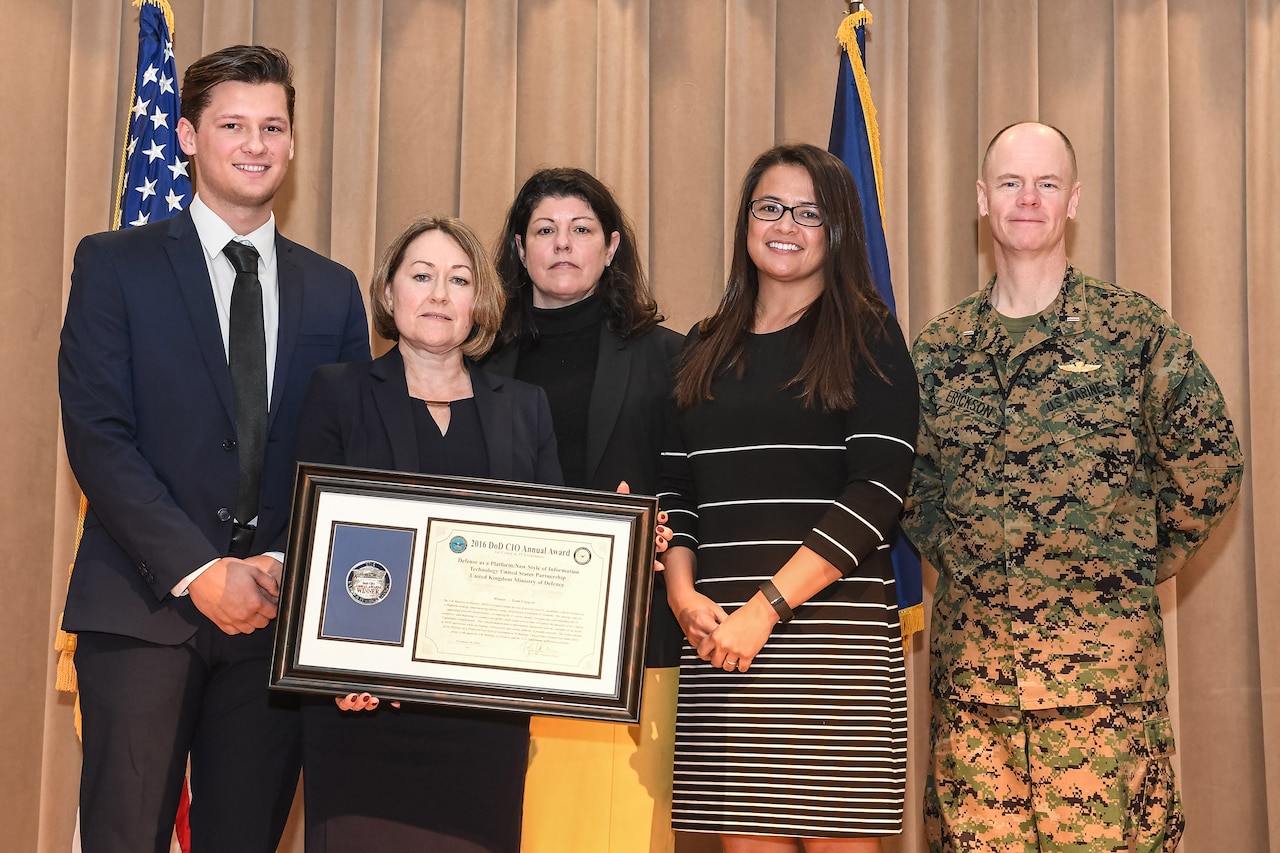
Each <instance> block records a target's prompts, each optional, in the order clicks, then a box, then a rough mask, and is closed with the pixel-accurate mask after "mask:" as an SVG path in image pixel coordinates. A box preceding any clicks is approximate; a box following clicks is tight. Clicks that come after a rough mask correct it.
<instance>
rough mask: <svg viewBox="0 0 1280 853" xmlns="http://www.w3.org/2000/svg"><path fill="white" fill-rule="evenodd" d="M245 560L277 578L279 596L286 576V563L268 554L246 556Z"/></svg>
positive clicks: (276, 595)
mask: <svg viewBox="0 0 1280 853" xmlns="http://www.w3.org/2000/svg"><path fill="white" fill-rule="evenodd" d="M244 561H245V562H246V563H248V564H249V565H251V566H254V567H255V568H257V569H259V570H260V571H264V572H266V573H267V574H269V575H271V577H272V578H274V579H275V582H276V591H275V597H276V598H279V597H280V583H281V578H282V577H284V564H283V563H281V562H280V561H279V560H277V559H276V558H275V557H268V556H267V555H266V554H255V555H254V556H252V557H245V558H244Z"/></svg>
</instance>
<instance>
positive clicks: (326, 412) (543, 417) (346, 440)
mask: <svg viewBox="0 0 1280 853" xmlns="http://www.w3.org/2000/svg"><path fill="white" fill-rule="evenodd" d="M468 369H469V370H470V372H471V389H472V393H473V394H474V395H475V400H476V408H477V409H478V410H479V412H480V429H481V430H482V431H483V432H484V442H485V446H486V448H487V449H488V454H489V476H490V477H492V478H494V479H497V480H514V481H518V482H525V483H542V484H544V485H550V486H558V485H560V484H561V482H562V480H561V476H560V459H559V457H558V456H557V455H556V437H555V433H554V431H553V430H552V428H551V409H550V407H549V406H548V404H547V395H546V394H545V393H543V391H542V389H541V388H538V387H537V386H535V385H529V384H528V383H525V382H518V381H516V380H514V379H504V378H502V377H499V376H493V375H490V374H487V373H485V372H484V371H482V370H480V369H479V368H476V367H474V366H473V365H471V364H470V363H468ZM413 406H414V402H413V400H412V398H410V397H409V387H408V384H407V382H406V380H405V375H404V361H403V360H402V358H401V356H400V350H399V349H398V348H396V347H392V348H391V349H390V350H389V351H388V352H387V354H386V355H384V356H382V357H381V358H378V359H376V360H375V361H373V362H372V363H368V364H360V363H353V364H331V365H328V366H326V367H322V368H320V369H319V370H317V371H316V372H315V375H314V376H313V377H312V379H311V387H310V388H308V389H307V395H306V399H305V400H304V401H303V403H302V414H301V416H300V417H299V424H298V435H297V447H296V453H297V457H298V460H299V461H301V462H319V463H327V464H333V465H353V466H356V467H360V468H378V469H381V470H385V471H412V472H415V473H416V472H419V471H421V467H420V464H419V459H418V438H417V435H416V434H415V432H414V427H413Z"/></svg>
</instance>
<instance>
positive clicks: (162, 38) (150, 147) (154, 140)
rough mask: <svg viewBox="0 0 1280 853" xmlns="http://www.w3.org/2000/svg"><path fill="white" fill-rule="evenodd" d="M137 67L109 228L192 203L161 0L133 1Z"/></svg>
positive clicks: (164, 215)
mask: <svg viewBox="0 0 1280 853" xmlns="http://www.w3.org/2000/svg"><path fill="white" fill-rule="evenodd" d="M134 5H135V6H138V7H139V8H140V9H141V12H140V14H139V16H138V72H137V77H136V78H135V79H134V83H133V96H132V98H131V99H130V102H131V108H130V111H129V119H128V121H127V123H126V130H125V138H124V151H123V153H122V154H121V158H120V184H119V186H118V187H117V188H116V204H115V213H114V215H113V217H112V223H111V226H112V227H113V228H128V227H131V226H135V225H146V224H147V223H148V222H159V221H160V220H161V219H168V218H169V217H170V216H173V215H174V214H175V213H177V212H178V211H180V210H182V209H183V208H184V207H186V206H187V205H188V204H190V203H191V176H190V174H189V173H188V161H187V157H186V155H185V154H183V153H182V149H181V148H180V147H179V146H178V130H177V128H178V116H179V108H178V73H177V65H176V64H175V63H174V61H173V40H172V37H171V35H170V27H171V24H172V21H173V12H172V11H171V10H170V8H169V4H168V3H166V2H164V0H135V2H134Z"/></svg>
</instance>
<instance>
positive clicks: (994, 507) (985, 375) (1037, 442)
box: [902, 268, 1243, 709]
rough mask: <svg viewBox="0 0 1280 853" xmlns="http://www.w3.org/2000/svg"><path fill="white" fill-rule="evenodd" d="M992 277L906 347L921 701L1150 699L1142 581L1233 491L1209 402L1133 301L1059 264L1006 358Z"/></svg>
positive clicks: (1163, 570) (1156, 691)
mask: <svg viewBox="0 0 1280 853" xmlns="http://www.w3.org/2000/svg"><path fill="white" fill-rule="evenodd" d="M994 282H995V279H994V278H993V279H992V280H991V281H990V282H988V283H987V285H986V287H984V288H983V289H982V291H980V292H979V293H977V294H976V295H974V296H971V297H969V298H968V299H965V300H964V301H963V302H961V303H960V304H959V305H957V306H956V307H955V308H953V309H951V310H950V311H948V312H946V313H945V314H942V315H941V316H939V317H938V318H936V319H934V320H933V321H931V322H930V323H929V324H928V325H927V326H926V327H925V328H924V330H923V331H922V332H921V333H920V336H919V337H918V338H917V339H916V342H915V346H914V347H913V358H914V360H915V365H916V372H917V374H918V377H919V380H920V392H921V408H920V417H921V420H920V437H919V443H918V445H917V456H916V461H915V469H914V472H913V476H912V485H911V491H910V494H909V496H908V498H907V506H906V516H905V518H904V519H903V522H902V526H903V529H904V530H905V531H906V533H907V535H908V536H909V537H910V538H911V540H912V541H913V542H915V544H916V546H917V547H919V548H920V550H921V552H922V553H924V555H925V556H926V557H927V558H928V559H929V561H930V562H931V563H932V564H933V565H934V566H935V567H936V568H937V569H938V574H939V579H938V586H937V590H936V592H935V595H934V601H933V617H932V620H931V632H932V639H931V655H930V657H931V669H930V686H931V689H932V692H933V694H934V695H935V696H942V697H947V698H951V699H955V700H960V701H969V702H982V703H987V704H994V705H1015V706H1019V707H1022V708H1027V709H1033V708H1048V707H1059V706H1071V705H1093V704H1099V703H1115V702H1136V701H1147V700H1151V699H1157V698H1160V697H1162V696H1164V695H1165V694H1166V693H1167V692H1168V672H1167V669H1166V664H1165V652H1164V635H1163V628H1162V625H1161V621H1160V604H1159V601H1158V599H1157V597H1156V590H1155V585H1156V583H1157V582H1159V581H1162V580H1165V579H1166V578H1169V577H1171V576H1172V575H1173V574H1174V573H1175V572H1176V571H1177V570H1178V569H1179V568H1181V567H1182V565H1183V564H1184V563H1185V562H1186V561H1187V558H1188V557H1190V556H1191V555H1192V554H1193V553H1194V552H1195V550H1196V549H1197V548H1198V547H1200V545H1201V544H1203V542H1204V541H1205V537H1206V536H1207V535H1208V533H1209V530H1210V529H1211V528H1213V526H1214V525H1215V524H1217V523H1218V521H1220V520H1221V519H1222V517H1223V515H1224V514H1225V513H1226V511H1227V510H1228V509H1229V508H1230V506H1231V504H1232V502H1233V501H1234V500H1235V497H1236V494H1237V493H1238V491H1239V488H1240V478H1241V474H1242V470H1243V459H1242V456H1241V453H1240V446H1239V444H1238V442H1237V441H1236V436H1235V432H1234V429H1233V427H1232V424H1231V420H1230V418H1229V417H1228V414H1227V409H1226V404H1225V403H1224V401H1223V399H1222V392H1221V391H1220V390H1219V388H1218V385H1217V383H1216V382H1215V381H1214V379H1213V376H1211V375H1210V373H1209V369H1208V368H1207V367H1206V366H1205V364H1204V362H1202V361H1201V360H1200V358H1199V356H1197V355H1196V353H1195V350H1194V349H1192V346H1191V339H1190V337H1189V336H1188V335H1186V334H1185V333H1184V332H1182V330H1180V329H1179V328H1178V327H1177V325H1175V324H1174V322H1173V320H1172V318H1170V317H1169V315H1168V314H1167V313H1166V312H1165V311H1164V310H1163V309H1161V308H1160V307H1159V306H1158V305H1156V304H1155V303H1154V302H1152V301H1151V300H1150V299H1147V298H1146V297H1144V296H1140V295H1138V294H1135V293H1132V292H1130V291H1127V290H1124V289H1122V288H1119V287H1117V286H1115V285H1113V284H1108V283H1106V282H1102V281H1098V280H1096V279H1092V278H1088V277H1086V276H1083V275H1080V274H1079V273H1077V272H1075V271H1074V270H1073V269H1071V268H1068V269H1067V275H1066V278H1065V280H1064V283H1063V289H1062V292H1061V293H1060V294H1059V295H1058V298H1057V300H1056V301H1055V302H1054V303H1053V304H1052V305H1050V306H1049V307H1048V308H1046V309H1045V310H1044V311H1043V312H1041V314H1040V315H1039V317H1038V318H1037V320H1036V323H1035V325H1034V326H1032V327H1031V328H1030V329H1029V330H1027V333H1026V334H1025V336H1024V337H1023V339H1022V341H1021V342H1020V343H1019V344H1018V346H1017V347H1013V346H1012V345H1011V343H1010V340H1009V337H1008V335H1007V334H1006V333H1005V330H1004V327H1003V325H1002V324H1001V322H1000V318H999V316H998V315H997V314H996V312H995V310H994V309H992V307H991V303H990V299H989V297H990V294H991V288H992V285H993V284H994Z"/></svg>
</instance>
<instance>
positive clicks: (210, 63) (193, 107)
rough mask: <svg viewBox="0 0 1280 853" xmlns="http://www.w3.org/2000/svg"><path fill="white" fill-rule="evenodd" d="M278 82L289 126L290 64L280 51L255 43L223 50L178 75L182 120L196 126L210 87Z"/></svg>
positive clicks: (197, 61) (211, 91)
mask: <svg viewBox="0 0 1280 853" xmlns="http://www.w3.org/2000/svg"><path fill="white" fill-rule="evenodd" d="M226 82H236V83H254V84H263V83H279V84H280V85H281V86H283V87H284V96H285V101H286V102H287V104H288V107H289V124H290V125H292V124H293V98H294V90H293V65H292V64H291V63H290V62H289V57H287V56H285V55H284V51H281V50H277V49H276V48H274V47H262V46H261V45H256V44H237V45H232V46H231V47H224V48H223V49H222V50H217V51H214V52H213V53H210V54H207V55H205V56H202V57H200V58H199V59H197V60H196V61H195V62H193V63H191V65H190V66H189V67H188V68H187V73H186V74H184V75H182V117H183V118H185V119H186V120H187V121H189V122H191V126H192V127H195V128H199V127H200V116H201V115H202V114H203V113H204V111H205V108H206V107H208V106H209V98H210V97H211V96H212V94H213V87H214V86H217V85H218V84H219V83H226Z"/></svg>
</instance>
